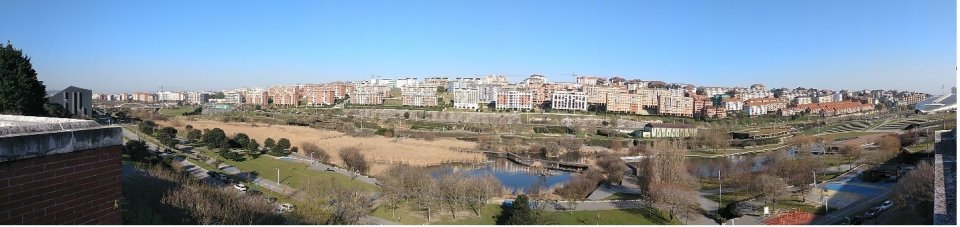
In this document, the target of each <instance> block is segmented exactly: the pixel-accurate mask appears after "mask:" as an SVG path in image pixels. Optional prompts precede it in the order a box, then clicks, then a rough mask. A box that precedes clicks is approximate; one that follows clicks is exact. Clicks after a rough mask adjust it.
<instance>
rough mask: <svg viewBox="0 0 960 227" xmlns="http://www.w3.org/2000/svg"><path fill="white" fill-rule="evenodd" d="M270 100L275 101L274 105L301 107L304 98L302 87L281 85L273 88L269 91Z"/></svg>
mask: <svg viewBox="0 0 960 227" xmlns="http://www.w3.org/2000/svg"><path fill="white" fill-rule="evenodd" d="M267 94H268V95H269V96H270V99H273V104H274V105H282V106H299V105H300V98H301V97H303V90H302V88H301V86H296V85H281V86H272V87H270V89H269V90H267Z"/></svg>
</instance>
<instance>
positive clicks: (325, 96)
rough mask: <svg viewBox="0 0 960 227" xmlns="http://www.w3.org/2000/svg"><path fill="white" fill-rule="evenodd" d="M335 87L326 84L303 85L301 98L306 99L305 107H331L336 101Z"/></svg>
mask: <svg viewBox="0 0 960 227" xmlns="http://www.w3.org/2000/svg"><path fill="white" fill-rule="evenodd" d="M336 93H337V90H336V87H334V86H329V85H326V84H304V85H303V97H304V98H306V101H307V105H312V106H320V105H333V103H334V102H335V101H336V99H337V97H336Z"/></svg>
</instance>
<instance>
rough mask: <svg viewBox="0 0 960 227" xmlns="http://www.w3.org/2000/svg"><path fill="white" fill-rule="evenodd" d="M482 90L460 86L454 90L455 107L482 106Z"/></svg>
mask: <svg viewBox="0 0 960 227" xmlns="http://www.w3.org/2000/svg"><path fill="white" fill-rule="evenodd" d="M479 103H481V102H480V90H479V89H476V88H459V89H456V90H453V108H457V109H471V110H476V109H479V108H480V104H479Z"/></svg>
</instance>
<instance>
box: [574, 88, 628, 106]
mask: <svg viewBox="0 0 960 227" xmlns="http://www.w3.org/2000/svg"><path fill="white" fill-rule="evenodd" d="M583 93H584V94H585V95H586V96H587V103H593V104H600V105H606V104H607V99H608V98H607V96H608V95H611V94H618V93H621V90H620V88H618V87H609V86H583Z"/></svg>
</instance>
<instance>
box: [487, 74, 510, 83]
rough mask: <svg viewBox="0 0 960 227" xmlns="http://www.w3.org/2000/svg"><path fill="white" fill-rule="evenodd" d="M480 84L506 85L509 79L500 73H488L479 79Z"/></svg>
mask: <svg viewBox="0 0 960 227" xmlns="http://www.w3.org/2000/svg"><path fill="white" fill-rule="evenodd" d="M480 83H481V84H491V85H507V84H510V81H509V80H507V77H506V76H502V75H489V76H485V77H483V78H482V79H480Z"/></svg>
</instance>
